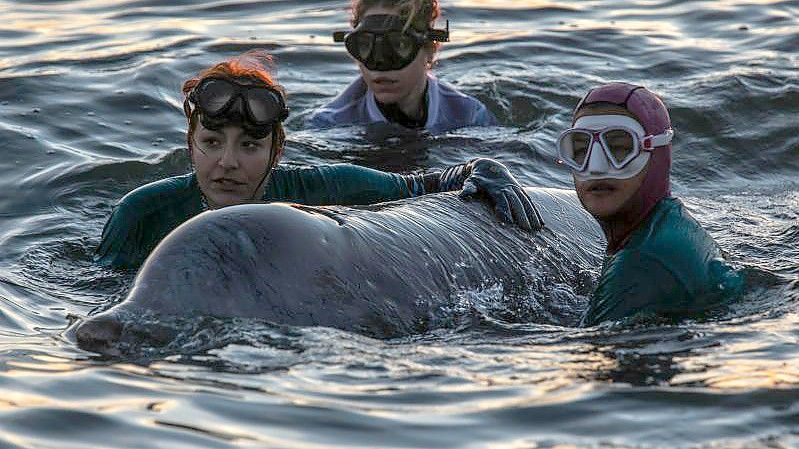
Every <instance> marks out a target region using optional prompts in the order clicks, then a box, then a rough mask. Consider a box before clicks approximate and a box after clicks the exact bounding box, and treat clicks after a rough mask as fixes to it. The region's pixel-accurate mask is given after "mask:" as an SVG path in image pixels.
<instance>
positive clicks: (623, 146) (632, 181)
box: [558, 83, 743, 325]
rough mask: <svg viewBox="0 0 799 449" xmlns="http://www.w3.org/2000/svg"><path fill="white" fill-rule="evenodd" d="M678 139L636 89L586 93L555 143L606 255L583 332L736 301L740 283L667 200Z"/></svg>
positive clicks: (650, 96) (646, 94) (653, 101)
mask: <svg viewBox="0 0 799 449" xmlns="http://www.w3.org/2000/svg"><path fill="white" fill-rule="evenodd" d="M673 136H674V131H673V129H672V127H671V120H670V117H669V113H668V110H667V109H666V106H665V105H664V104H663V102H662V101H661V99H660V98H659V97H658V96H657V95H655V94H654V93H652V92H650V91H649V90H647V89H646V88H644V87H642V86H635V85H631V84H626V83H613V84H608V85H604V86H601V87H598V88H596V89H593V90H591V91H590V92H589V93H588V94H587V95H586V96H585V97H584V98H583V99H582V100H581V101H580V103H579V104H578V105H577V107H576V108H575V110H574V115H573V121H572V128H570V129H568V130H566V131H564V132H563V133H562V134H561V135H560V138H559V139H558V154H559V158H560V160H561V161H562V162H563V163H564V164H566V165H568V166H569V167H570V168H571V170H572V176H573V178H574V185H575V189H576V190H577V195H578V197H579V198H580V202H581V203H582V205H583V207H584V208H585V209H586V210H587V211H588V212H589V213H590V214H591V215H593V216H594V217H595V218H596V219H597V221H598V222H599V224H600V225H601V227H602V230H603V231H604V234H605V237H606V238H607V242H608V247H607V254H606V258H605V261H604V263H603V266H602V272H601V275H600V278H599V281H598V284H597V289H596V291H595V293H594V296H593V297H592V299H591V302H590V304H589V307H588V310H587V312H586V314H585V316H584V318H583V323H584V324H586V325H594V324H597V323H600V322H602V321H606V320H619V319H622V318H627V317H631V316H652V315H657V316H661V317H671V318H681V317H689V316H691V317H693V316H697V315H701V314H702V313H703V312H706V311H708V310H710V309H712V308H714V307H716V306H718V305H720V304H723V303H725V302H727V301H728V300H730V299H732V298H735V297H737V296H739V295H740V293H741V290H742V288H743V279H742V277H741V275H740V274H739V273H738V272H737V271H736V270H734V269H733V268H732V267H730V266H729V265H728V264H727V263H726V262H725V261H724V259H723V256H722V253H721V250H720V248H719V247H718V245H717V244H716V243H715V241H714V240H713V238H712V237H711V236H710V235H709V234H708V233H707V231H705V230H704V229H703V228H702V227H701V225H700V224H699V223H698V222H697V221H696V220H695V219H694V218H693V217H692V216H691V215H690V214H689V213H688V211H687V210H686V208H685V206H684V205H683V203H682V202H681V201H680V200H679V199H677V198H674V197H673V196H671V186H670V180H669V171H670V168H671V141H672V137H673Z"/></svg>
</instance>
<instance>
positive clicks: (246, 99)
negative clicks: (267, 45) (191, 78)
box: [185, 77, 289, 139]
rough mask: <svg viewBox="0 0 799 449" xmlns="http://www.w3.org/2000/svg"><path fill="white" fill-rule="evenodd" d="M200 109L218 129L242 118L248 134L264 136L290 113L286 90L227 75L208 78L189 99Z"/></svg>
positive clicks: (207, 122) (205, 123) (204, 119)
mask: <svg viewBox="0 0 799 449" xmlns="http://www.w3.org/2000/svg"><path fill="white" fill-rule="evenodd" d="M189 103H191V104H193V105H195V106H196V107H197V108H198V109H199V111H200V122H201V123H202V124H203V126H204V127H206V128H208V129H213V130H217V129H219V128H221V127H222V126H224V125H225V124H227V123H230V122H240V123H241V125H242V127H243V128H244V129H245V131H246V132H247V134H250V135H251V136H252V137H255V138H259V139H260V138H263V137H266V136H267V135H269V133H271V132H272V128H273V127H274V125H275V124H277V123H278V122H282V121H283V120H285V119H286V117H288V115H289V109H288V107H286V103H285V100H284V99H283V94H282V93H281V92H280V91H278V90H277V89H275V88H274V87H271V86H267V85H252V86H250V85H246V84H239V83H237V82H234V81H232V80H229V79H225V78H213V77H211V78H205V79H203V80H202V81H200V83H199V84H198V85H197V87H195V88H194V90H192V91H191V93H190V94H189V96H188V97H187V99H186V105H185V107H186V112H187V115H188V114H190V113H191V110H190V108H189Z"/></svg>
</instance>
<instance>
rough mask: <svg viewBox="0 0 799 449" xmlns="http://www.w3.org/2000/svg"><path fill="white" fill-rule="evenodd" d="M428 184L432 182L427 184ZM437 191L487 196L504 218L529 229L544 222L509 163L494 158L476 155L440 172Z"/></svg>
mask: <svg viewBox="0 0 799 449" xmlns="http://www.w3.org/2000/svg"><path fill="white" fill-rule="evenodd" d="M428 185H429V184H428ZM435 187H436V189H437V191H438V192H448V191H452V190H458V189H461V193H460V196H461V198H468V197H475V196H487V197H488V198H489V199H490V200H491V202H492V203H493V204H494V209H495V210H496V212H497V214H499V217H500V219H501V220H502V221H504V222H506V223H512V224H516V225H518V226H519V227H521V228H522V229H525V230H528V231H537V230H539V229H541V228H542V227H543V226H544V221H543V220H542V219H541V215H540V214H539V213H538V210H536V208H535V205H534V204H533V201H532V200H531V199H530V197H529V196H528V195H527V193H526V192H525V191H524V189H523V188H522V186H521V184H519V182H518V181H516V178H514V177H513V175H512V174H511V173H510V171H509V170H508V168H507V167H505V166H504V165H503V164H502V163H500V162H498V161H495V160H493V159H487V158H480V159H474V160H472V161H470V162H469V163H467V164H461V165H455V166H453V167H449V168H447V169H446V170H444V171H443V172H441V173H440V174H439V177H438V185H437V186H435Z"/></svg>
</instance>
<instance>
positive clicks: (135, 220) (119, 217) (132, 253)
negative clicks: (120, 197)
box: [95, 201, 152, 268]
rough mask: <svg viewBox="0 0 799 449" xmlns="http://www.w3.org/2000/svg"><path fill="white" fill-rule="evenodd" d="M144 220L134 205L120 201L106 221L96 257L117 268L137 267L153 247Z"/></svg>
mask: <svg viewBox="0 0 799 449" xmlns="http://www.w3.org/2000/svg"><path fill="white" fill-rule="evenodd" d="M144 234H145V232H144V229H143V228H142V220H141V219H140V217H139V214H138V213H137V212H136V211H135V210H134V208H133V206H132V205H130V204H129V203H126V202H124V201H123V202H120V204H118V205H117V206H116V207H115V208H114V211H113V212H112V213H111V217H109V218H108V221H107V222H106V223H105V227H104V228H103V235H102V238H101V240H100V245H99V246H98V247H97V250H96V252H95V261H96V262H98V263H99V264H101V265H104V266H107V267H114V268H136V267H138V266H139V265H141V264H142V262H144V259H146V258H147V255H148V254H150V251H152V248H150V247H149V245H147V244H146V242H145V241H144V239H143V236H144Z"/></svg>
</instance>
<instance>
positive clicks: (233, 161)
mask: <svg viewBox="0 0 799 449" xmlns="http://www.w3.org/2000/svg"><path fill="white" fill-rule="evenodd" d="M269 62H271V59H270V58H269V55H267V54H266V53H263V52H257V51H256V52H250V53H247V54H244V55H241V56H239V57H236V58H232V59H230V60H228V61H225V62H222V63H220V64H217V65H215V66H213V67H211V68H209V69H207V70H204V71H203V72H202V73H201V74H200V75H199V76H198V77H196V78H192V79H190V80H188V81H186V82H185V83H184V85H183V93H184V95H185V101H184V112H185V114H186V118H187V120H188V132H187V135H186V137H187V143H188V148H189V154H190V157H191V162H192V166H193V172H192V173H189V174H186V175H182V176H175V177H172V178H168V179H164V180H161V181H156V182H153V183H150V184H147V185H145V186H142V187H140V188H138V189H136V190H134V191H132V192H130V193H129V194H127V195H126V196H125V197H124V198H122V200H121V201H120V202H119V204H118V205H117V206H116V207H115V209H114V211H113V213H112V215H111V217H110V218H109V220H108V222H107V223H106V225H105V228H104V229H103V236H102V241H101V242H100V245H99V247H98V249H97V252H96V253H97V254H96V256H97V260H98V261H99V262H100V263H101V264H104V265H107V266H112V267H120V268H133V267H138V266H139V265H141V263H142V262H143V261H144V260H145V259H146V257H147V255H149V253H150V252H151V251H152V250H153V248H155V246H156V245H157V244H158V242H160V241H161V240H162V239H163V238H164V237H165V236H166V235H167V234H168V233H169V232H170V231H172V230H173V229H175V228H176V227H177V226H178V225H180V224H181V223H183V222H185V221H186V220H188V219H190V218H192V217H194V216H195V215H197V214H199V213H201V212H202V211H204V210H208V209H217V208H220V207H225V206H231V205H236V204H244V203H251V202H262V201H266V202H269V201H291V202H297V203H304V204H311V205H325V204H345V205H346V204H369V203H376V202H382V201H389V200H396V199H401V198H409V197H413V196H419V195H423V194H426V193H432V192H441V191H448V190H457V189H461V188H464V190H463V192H464V193H465V194H466V195H468V194H473V193H482V194H485V195H487V196H488V197H490V199H491V200H492V201H493V202H494V204H495V207H496V210H497V212H498V213H499V214H500V216H501V218H502V219H503V220H505V221H508V222H512V223H516V224H518V225H519V226H521V227H523V228H525V229H528V230H534V229H538V228H539V227H540V226H541V223H540V218H539V217H538V214H537V211H536V210H535V208H534V206H533V204H532V202H530V199H529V198H528V197H527V195H526V194H525V193H524V191H523V190H522V189H521V187H520V186H519V184H518V182H517V181H516V180H515V179H514V178H513V177H512V176H511V175H510V173H509V172H508V170H507V169H506V168H505V167H504V166H503V165H502V164H500V163H498V162H495V161H493V160H490V159H475V160H473V161H471V162H469V163H467V164H462V165H457V166H454V167H450V168H448V169H446V170H444V171H443V172H432V173H425V174H416V175H398V174H393V173H384V172H381V171H377V170H372V169H368V168H364V167H358V166H355V165H348V164H335V165H324V166H318V167H303V168H288V167H283V166H279V165H278V162H279V160H280V156H281V154H282V152H283V145H284V142H285V131H284V128H283V124H282V122H283V120H284V119H285V118H286V116H287V115H288V108H287V107H286V104H285V100H284V94H283V90H282V88H281V87H280V86H278V85H277V84H275V82H274V80H273V79H272V77H271V75H270V73H269V71H268V70H267V68H266V65H265V63H269Z"/></svg>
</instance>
